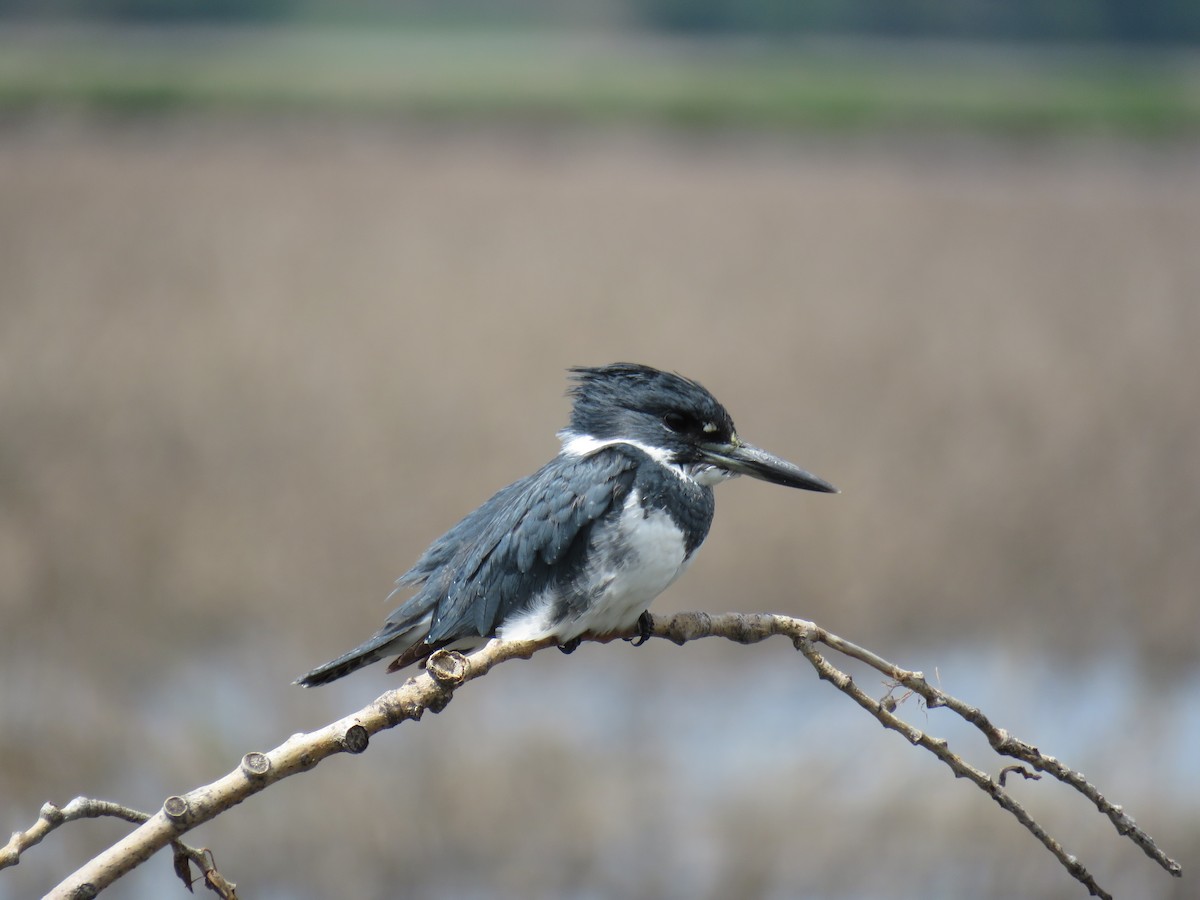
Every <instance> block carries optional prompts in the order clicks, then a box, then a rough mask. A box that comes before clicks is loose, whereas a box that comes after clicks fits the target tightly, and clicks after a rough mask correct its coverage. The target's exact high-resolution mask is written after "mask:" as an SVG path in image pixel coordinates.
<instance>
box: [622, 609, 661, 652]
mask: <svg viewBox="0 0 1200 900" xmlns="http://www.w3.org/2000/svg"><path fill="white" fill-rule="evenodd" d="M653 633H654V616H652V615H650V610H645V611H644V612H643V613H642V614H641V615H640V616H638V620H637V635H636V636H635V637H629V638H625V640H627V641H629V643H631V644H633V646H635V647H640V646H642V644H644V643H646V641H648V640H650V635H652V634H653Z"/></svg>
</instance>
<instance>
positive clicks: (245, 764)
mask: <svg viewBox="0 0 1200 900" xmlns="http://www.w3.org/2000/svg"><path fill="white" fill-rule="evenodd" d="M270 771H271V760H270V759H268V758H267V755H266V754H265V753H259V752H258V751H257V750H251V751H250V752H249V753H247V754H246V755H245V756H243V757H242V774H243V775H245V776H246V777H247V778H249V779H250V780H251V781H257V780H258V779H260V778H265V777H266V776H267V773H268V772H270Z"/></svg>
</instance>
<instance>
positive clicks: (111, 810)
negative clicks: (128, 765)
mask: <svg viewBox="0 0 1200 900" xmlns="http://www.w3.org/2000/svg"><path fill="white" fill-rule="evenodd" d="M104 816H111V817H113V818H116V819H124V820H125V821H126V822H132V823H133V824H135V825H141V824H143V823H145V822H146V821H147V820H149V818H150V814H149V813H144V812H142V811H141V810H137V809H132V808H130V807H128V806H123V805H122V804H120V803H113V802H112V801H110V800H93V799H91V798H90V797H76V798H75V799H74V800H72V801H71V802H70V803H68V804H67V805H66V806H63V807H59V806H56V805H55V804H53V803H46V804H43V805H42V808H41V810H40V812H39V813H38V820H37V821H36V822H34V823H33V825H31V826H30V827H29V828H27V829H25V830H24V831H14V832H13V834H12V837H10V838H9V840H8V843H7V844H5V845H4V846H3V847H0V869H6V868H8V867H9V866H15V865H16V864H17V863H19V862H20V861H21V854H22V853H24V852H25V851H26V850H28V849H29V848H30V847H33V846H36V845H37V844H40V843H41V842H42V839H43V838H45V837H46V835H48V834H49V833H50V832H52V831H54V830H55V829H56V828H58V827H59V826H60V825H65V824H66V823H67V822H74V821H75V820H76V819H98V818H101V817H104ZM171 846H172V849H173V851H174V857H175V874H177V875H178V876H179V878H180V879H181V880H182V881H183V883H184V885H186V886H187V888H188V890H191V889H192V881H193V879H192V877H191V868H190V867H191V864H192V863H195V864H196V866H197V867H198V868H199V869H200V874H201V876H202V877H203V879H204V883H205V886H207V887H208V888H209V889H210V890H212V891H214V892H215V893H216V894H217V895H218V896H219V897H220V898H221V900H237V890H236V888H237V886H236V885H235V884H233V883H232V882H230V881H227V880H226V879H225V878H224V877H223V876H222V875H221V873H220V872H218V871H217V868H216V863H215V861H214V860H213V856H212V852H211V851H209V850H197V849H196V848H194V847H189V846H188V845H187V844H185V843H183V842H182V841H171ZM78 896H79V897H86V896H89V894H88V892H87V891H86V890H84V891H83V892H82V893H80V894H78ZM90 896H95V895H94V894H91V895H90Z"/></svg>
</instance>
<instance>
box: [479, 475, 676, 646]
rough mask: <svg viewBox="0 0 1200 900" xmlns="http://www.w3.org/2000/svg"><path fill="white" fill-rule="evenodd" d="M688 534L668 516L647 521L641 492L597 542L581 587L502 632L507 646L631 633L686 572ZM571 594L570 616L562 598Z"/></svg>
mask: <svg viewBox="0 0 1200 900" xmlns="http://www.w3.org/2000/svg"><path fill="white" fill-rule="evenodd" d="M687 562H688V558H687V555H686V553H685V550H684V543H683V533H682V532H681V531H680V530H679V528H678V527H677V526H676V525H675V523H674V521H672V519H671V517H670V516H668V515H667V514H666V513H665V512H661V511H652V512H650V513H649V515H643V511H642V508H641V503H640V497H639V496H638V493H637V491H631V492H630V494H629V496H628V497H627V498H626V501H625V507H624V509H623V510H622V511H621V517H620V518H619V519H618V520H616V522H614V523H613V524H611V525H609V526H608V527H607V528H606V529H604V530H598V532H597V533H596V534H594V535H593V537H592V544H591V546H590V547H589V552H588V566H587V571H586V574H585V576H584V577H583V578H582V579H580V582H581V583H580V584H579V585H576V586H570V585H561V586H559V587H557V588H553V589H551V590H548V591H546V592H545V593H544V594H543V595H542V596H541V597H539V598H537V600H536V601H535V602H534V603H533V604H532V605H531V607H530V609H529V611H528V612H527V613H525V614H524V615H522V616H520V617H517V618H514V619H512V620H510V621H508V622H505V623H504V624H503V625H502V626H501V627H500V630H499V633H500V636H501V637H503V638H505V639H506V640H541V639H543V638H547V637H555V638H557V639H558V640H560V641H569V640H571V638H574V637H578V636H579V635H581V634H584V633H585V632H593V633H595V634H607V633H609V632H613V631H622V630H625V629H628V628H631V627H632V626H633V625H634V623H635V622H637V620H638V617H639V616H640V615H641V614H642V613H643V612H645V611H646V608H647V607H648V606H649V605H650V602H651V601H652V600H653V599H654V598H655V597H657V596H658V595H659V594H661V593H662V592H663V591H665V590H666V589H667V587H668V586H669V585H670V584H671V582H673V581H674V580H675V579H676V578H678V577H679V576H680V574H682V572H683V570H684V569H685V568H686V567H687ZM567 590H570V591H572V592H573V593H572V596H571V597H570V598H567V602H566V609H567V612H566V615H565V616H564V604H563V600H564V598H563V596H562V592H563V591H567Z"/></svg>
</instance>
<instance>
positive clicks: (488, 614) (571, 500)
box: [388, 445, 639, 644]
mask: <svg viewBox="0 0 1200 900" xmlns="http://www.w3.org/2000/svg"><path fill="white" fill-rule="evenodd" d="M638 453H639V451H637V450H636V449H634V448H632V447H627V446H622V445H616V446H611V447H606V448H603V449H601V450H599V451H598V452H596V453H594V454H592V455H590V456H588V457H585V458H575V457H568V456H559V457H556V458H555V459H554V460H552V461H551V462H549V463H547V464H546V465H545V466H543V467H542V468H541V469H540V470H539V471H537V472H535V473H534V474H533V475H530V476H529V477H528V478H524V479H522V480H520V481H517V482H514V483H513V484H511V485H509V486H508V487H506V488H504V489H503V490H501V491H500V492H499V493H497V494H496V495H495V496H493V497H492V498H491V499H490V500H488V501H487V502H486V503H484V504H483V505H482V506H481V507H479V508H478V509H477V510H475V511H474V512H472V513H470V514H469V515H468V516H467V517H466V518H464V519H463V520H462V521H461V522H459V523H458V524H457V525H455V526H454V527H453V528H451V529H450V530H449V531H448V532H446V534H445V535H443V536H442V537H441V538H439V539H438V540H437V541H435V542H434V543H433V545H432V546H431V547H430V548H429V549H428V550H426V551H425V554H424V555H423V556H422V557H421V559H420V560H418V561H417V564H416V565H415V566H413V568H412V569H411V570H410V571H409V572H407V573H406V574H405V575H404V576H402V578H401V579H400V583H402V584H412V583H417V584H422V585H423V586H422V588H421V590H420V591H419V592H418V593H417V595H415V596H414V597H412V598H411V599H409V600H408V601H407V602H405V603H404V604H402V605H401V606H400V608H399V609H397V610H396V611H395V612H393V613H392V615H391V616H389V617H388V622H389V623H390V624H392V625H402V624H404V623H405V622H406V621H407V620H409V619H410V618H411V617H412V612H413V611H415V610H425V611H427V610H429V609H430V607H431V606H432V607H433V616H432V622H431V624H430V628H429V634H428V636H427V637H426V638H425V641H426V643H430V644H436V643H441V642H446V641H450V640H454V639H457V638H460V637H466V636H471V635H481V636H487V635H491V634H494V633H495V631H496V629H497V627H498V626H499V625H500V623H501V622H503V621H504V620H505V619H506V618H507V617H508V616H509V615H510V614H511V613H512V612H514V611H516V610H519V609H520V607H521V604H522V603H525V602H528V601H530V600H531V599H532V598H534V597H536V596H537V595H538V594H539V593H540V592H541V591H542V590H544V589H545V588H546V587H547V586H548V585H549V584H550V583H551V580H552V578H553V577H554V574H555V572H561V571H563V569H564V568H570V566H569V562H570V557H571V556H573V555H575V554H579V555H580V557H582V554H583V553H584V552H585V551H586V549H587V543H588V540H589V536H590V534H591V529H592V526H593V525H594V523H595V522H596V521H597V520H599V519H601V518H602V517H603V516H604V515H605V514H606V513H608V512H609V511H610V510H612V509H614V508H617V509H619V508H620V506H621V504H622V503H623V502H624V499H625V496H626V495H627V494H628V492H629V490H630V488H631V486H632V485H633V482H634V476H635V474H636V468H637V465H638V462H639V457H638Z"/></svg>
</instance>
